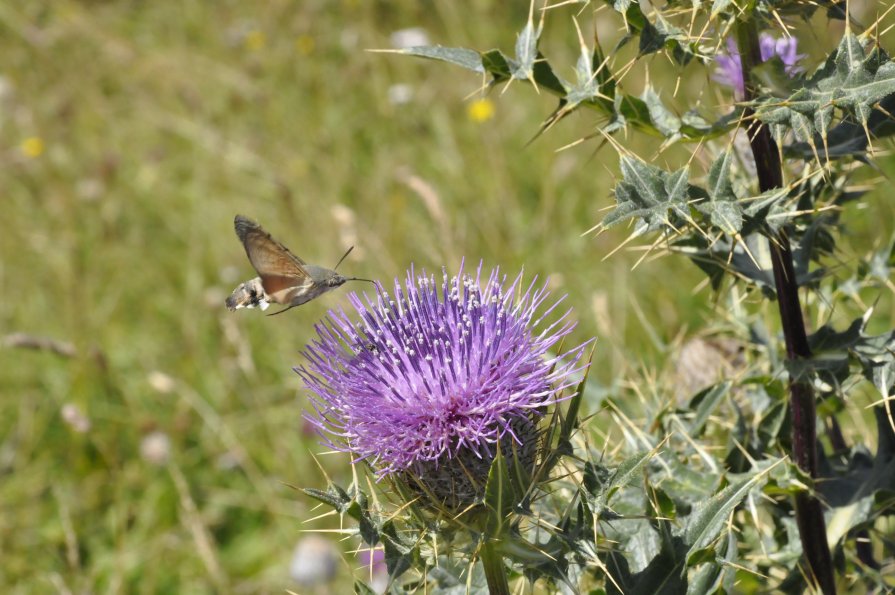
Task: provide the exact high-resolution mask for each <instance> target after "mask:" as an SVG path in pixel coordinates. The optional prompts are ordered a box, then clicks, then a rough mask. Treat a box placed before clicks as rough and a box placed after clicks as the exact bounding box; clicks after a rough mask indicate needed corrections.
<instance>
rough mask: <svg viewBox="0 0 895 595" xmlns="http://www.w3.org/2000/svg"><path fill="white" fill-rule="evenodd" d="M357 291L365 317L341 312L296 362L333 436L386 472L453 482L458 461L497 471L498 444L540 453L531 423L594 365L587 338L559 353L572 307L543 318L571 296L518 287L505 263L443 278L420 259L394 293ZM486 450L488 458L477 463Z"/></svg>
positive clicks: (317, 420) (338, 445)
mask: <svg viewBox="0 0 895 595" xmlns="http://www.w3.org/2000/svg"><path fill="white" fill-rule="evenodd" d="M349 299H350V301H351V304H352V306H353V307H354V309H355V311H356V314H357V317H358V320H352V318H351V317H349V316H348V315H347V314H346V313H345V312H344V311H342V310H339V311H331V312H330V313H329V315H328V317H327V318H326V319H325V320H324V321H323V322H322V323H320V324H318V325H317V327H316V330H317V334H318V336H317V338H316V339H315V340H314V341H313V342H312V343H311V344H310V345H309V346H308V347H307V349H306V350H305V352H304V355H305V357H306V359H307V362H306V364H305V365H304V366H302V367H300V368H297V369H296V371H297V372H298V373H299V374H300V375H301V377H302V378H303V380H304V383H305V386H306V387H307V388H308V389H310V392H311V395H312V396H311V403H312V405H313V408H314V411H315V413H314V414H313V415H310V416H309V420H310V421H311V423H312V424H314V425H315V426H316V427H317V429H318V430H319V431H320V433H321V435H322V436H323V437H324V441H325V442H326V444H327V445H328V446H330V447H332V448H334V449H336V450H340V451H346V452H351V453H353V454H354V456H355V457H356V460H358V461H359V460H363V461H366V462H367V463H369V464H370V466H371V467H372V468H373V469H374V470H375V471H376V473H377V475H378V476H379V477H383V476H386V475H389V474H394V473H413V474H414V475H416V474H420V473H422V474H424V475H426V474H430V475H432V477H428V478H427V477H422V478H421V480H422V482H423V483H424V484H426V485H431V484H433V483H434V484H443V483H445V482H446V481H447V482H448V483H450V482H452V481H459V480H458V479H456V477H457V474H456V473H453V472H452V471H450V470H449V469H445V467H446V466H449V465H450V464H451V462H454V463H456V462H457V461H458V460H460V461H461V467H463V468H464V470H466V469H467V468H468V467H470V466H475V467H479V468H480V469H478V471H477V472H475V473H474V475H478V473H479V472H480V471H481V470H482V469H484V472H485V473H487V468H488V463H489V462H490V460H492V459H493V457H494V453H495V445H496V444H497V443H498V442H500V443H501V444H502V445H503V446H502V448H506V447H507V445H512V444H515V445H516V446H515V448H516V449H517V450H518V451H519V452H531V447H532V445H531V441H532V436H533V435H532V432H531V431H530V428H531V426H532V424H533V423H534V422H536V420H537V419H539V418H540V416H542V415H543V413H544V409H545V407H546V406H548V405H550V404H552V403H554V402H556V401H557V399H559V398H561V397H559V395H560V394H561V393H562V392H563V390H564V389H566V388H569V387H570V386H573V385H574V384H575V382H576V378H577V376H578V374H577V373H578V372H580V371H581V370H582V368H583V367H584V365H583V364H581V354H582V349H583V347H584V345H579V346H578V347H575V348H574V349H570V350H567V351H566V352H565V353H563V354H562V355H553V354H551V350H552V349H553V348H555V347H557V346H558V343H559V342H560V341H561V340H562V339H563V338H564V337H566V336H567V335H568V334H569V333H570V332H571V331H572V329H573V327H574V324H573V323H572V322H571V321H570V320H569V313H570V312H569V311H566V312H564V313H562V314H561V315H559V316H557V317H556V319H555V320H554V321H553V322H551V323H549V324H542V323H543V321H544V319H545V318H546V317H548V316H550V315H551V314H552V313H554V311H555V310H556V308H557V307H558V306H559V305H560V303H561V302H562V299H560V300H556V301H554V302H551V303H548V299H549V292H548V290H547V288H546V285H537V284H536V281H533V282H532V283H531V284H530V285H529V286H528V287H527V288H524V287H523V285H522V276H521V275H520V276H518V277H516V279H515V280H514V281H513V282H512V283H510V284H509V286H507V285H506V277H505V276H503V277H502V276H501V275H500V273H499V271H498V270H496V269H495V270H494V271H492V272H491V273H490V275H489V276H488V278H487V280H486V281H485V282H484V283H482V267H481V265H480V266H479V268H478V269H477V271H476V273H475V276H470V275H466V274H464V273H463V272H462V267H461V272H460V274H459V275H457V276H453V277H451V276H449V275H448V273H447V271H446V270H445V271H443V280H442V283H441V284H440V285H439V284H436V282H435V278H434V276H429V275H426V274H425V273H423V274H419V275H417V274H416V273H415V271H414V270H413V269H412V268H411V270H410V271H408V272H407V276H406V279H405V283H404V285H403V286H402V285H401V283H400V282H399V280H397V279H396V280H395V286H394V297H392V296H390V295H388V294H387V293H385V291H384V290H383V291H380V292H379V295H377V296H375V297H373V298H370V297H369V296H367V295H364V297H363V298H361V297H360V296H358V295H356V294H352V295H351V296H350V297H349ZM542 307H543V308H542ZM542 309H543V311H542V312H539V310H542ZM540 326H544V328H543V329H540V330H538V327H540ZM523 430H524V431H523ZM535 435H536V433H535ZM476 459H478V460H479V461H481V462H482V463H484V465H481V464H480V465H470V464H469V463H470V462H471V461H474V460H476ZM463 460H465V461H466V463H465V464H463V463H462V461H463ZM439 470H440V471H439ZM445 474H447V477H448V479H445ZM471 479H472V480H473V483H474V484H476V485H473V486H472V487H470V486H467V487H466V491H470V490H471V491H472V492H475V491H476V490H477V488H478V483H479V482H476V481H475V479H477V478H475V477H473V478H471ZM480 483H481V484H483V483H484V481H483V479H482V481H481V482H480ZM455 487H456V486H455ZM461 500H466V498H465V497H464V498H461Z"/></svg>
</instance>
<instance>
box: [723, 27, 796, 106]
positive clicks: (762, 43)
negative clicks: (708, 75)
mask: <svg viewBox="0 0 895 595" xmlns="http://www.w3.org/2000/svg"><path fill="white" fill-rule="evenodd" d="M758 45H759V49H760V50H761V61H762V62H767V61H768V60H770V59H771V58H773V57H774V56H779V57H780V60H782V61H783V64H784V65H785V66H786V74H788V75H789V76H795V75H796V74H798V73H800V72H802V68H801V67H800V66H799V65H798V62H799V60H801V59H802V58H804V57H805V55H804V54H798V53H796V52H797V50H798V45H799V42H798V40H797V39H796V38H795V37H781V38H780V39H776V38H775V37H774V36H773V35H771V34H770V33H762V34H761V35H760V36H759V39H758ZM715 62H717V64H718V65H717V67H716V68H715V75H714V77H713V78H714V79H715V80H716V81H718V82H719V83H721V84H722V85H727V86H728V87H732V88H733V89H734V93H735V95H736V98H737V99H742V98H743V97H745V96H746V84H745V82H744V81H743V62H742V60H741V59H740V52H739V50H738V49H737V44H736V41H734V40H733V38H730V37H728V38H727V53H726V54H719V55H718V56H715Z"/></svg>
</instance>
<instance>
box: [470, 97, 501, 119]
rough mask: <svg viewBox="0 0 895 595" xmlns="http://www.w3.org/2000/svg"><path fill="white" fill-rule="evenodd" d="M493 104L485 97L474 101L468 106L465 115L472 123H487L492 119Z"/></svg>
mask: <svg viewBox="0 0 895 595" xmlns="http://www.w3.org/2000/svg"><path fill="white" fill-rule="evenodd" d="M494 111H495V108H494V102H493V101H491V100H490V99H488V98H487V97H482V98H481V99H476V100H475V101H473V102H472V103H470V104H469V107H468V108H467V109H466V113H467V114H468V115H469V119H470V120H472V121H473V122H479V123H481V122H487V121H488V120H490V119H491V118H493V117H494Z"/></svg>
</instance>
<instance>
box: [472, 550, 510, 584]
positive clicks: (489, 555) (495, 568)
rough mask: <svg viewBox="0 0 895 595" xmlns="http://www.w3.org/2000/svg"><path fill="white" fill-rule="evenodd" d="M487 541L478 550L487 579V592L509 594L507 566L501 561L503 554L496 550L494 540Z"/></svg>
mask: <svg viewBox="0 0 895 595" xmlns="http://www.w3.org/2000/svg"><path fill="white" fill-rule="evenodd" d="M485 539H486V540H487V541H485V543H484V544H483V545H482V548H481V549H480V550H479V557H480V558H481V559H482V566H483V567H484V569H485V580H487V581H488V592H489V593H490V594H491V595H510V584H509V582H508V581H507V567H506V565H505V564H504V563H503V556H501V555H500V553H499V552H498V551H497V548H496V547H495V545H496V544H495V542H494V541H493V540H491V539H488V538H487V537H486V538H485Z"/></svg>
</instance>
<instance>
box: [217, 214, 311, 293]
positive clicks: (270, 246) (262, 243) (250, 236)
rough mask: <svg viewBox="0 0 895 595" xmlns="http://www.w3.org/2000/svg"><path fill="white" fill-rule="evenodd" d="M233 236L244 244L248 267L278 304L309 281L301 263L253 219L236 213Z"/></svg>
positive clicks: (301, 261)
mask: <svg viewBox="0 0 895 595" xmlns="http://www.w3.org/2000/svg"><path fill="white" fill-rule="evenodd" d="M234 227H235V228H236V235H237V236H239V239H240V241H242V245H243V246H244V247H245V251H246V255H247V256H248V257H249V262H251V263H252V267H254V269H255V270H256V271H257V272H258V276H259V277H261V284H262V286H263V287H264V291H265V293H267V295H268V296H269V297H270V298H271V299H272V300H273V301H274V302H276V303H278V304H288V303H289V302H290V301H291V297H292V295H293V294H294V293H295V292H296V291H298V290H299V289H300V288H303V287H304V286H305V285H306V284H308V283H312V279H311V276H310V275H309V274H308V271H307V270H306V269H305V264H306V263H305V262H304V261H303V260H302V259H300V258H299V257H297V256H296V255H294V254H293V253H292V252H290V251H289V249H288V248H287V247H286V246H284V245H283V244H281V243H280V242H278V241H277V240H275V239H274V238H273V237H272V236H271V235H270V234H269V233H267V232H266V231H264V228H263V227H261V226H260V225H258V224H257V223H255V222H254V221H252V220H250V219H247V218H245V217H243V216H242V215H237V216H236V219H235V221H234Z"/></svg>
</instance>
